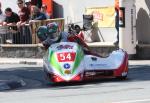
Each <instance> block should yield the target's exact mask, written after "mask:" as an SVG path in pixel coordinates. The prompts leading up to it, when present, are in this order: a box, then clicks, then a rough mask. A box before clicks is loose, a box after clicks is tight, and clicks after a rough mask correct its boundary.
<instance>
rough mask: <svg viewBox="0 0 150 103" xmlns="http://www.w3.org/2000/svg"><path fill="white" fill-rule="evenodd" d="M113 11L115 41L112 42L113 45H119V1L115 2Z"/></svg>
mask: <svg viewBox="0 0 150 103" xmlns="http://www.w3.org/2000/svg"><path fill="white" fill-rule="evenodd" d="M115 11H116V17H115V27H116V30H117V40H116V41H115V42H114V45H118V43H119V0H115Z"/></svg>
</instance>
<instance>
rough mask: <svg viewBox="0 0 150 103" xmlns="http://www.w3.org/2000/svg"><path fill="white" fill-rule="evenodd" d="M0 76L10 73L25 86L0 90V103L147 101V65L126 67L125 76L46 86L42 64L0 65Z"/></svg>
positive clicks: (149, 67) (149, 84)
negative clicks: (119, 78)
mask: <svg viewBox="0 0 150 103" xmlns="http://www.w3.org/2000/svg"><path fill="white" fill-rule="evenodd" d="M0 75H6V76H8V75H14V76H16V77H18V78H19V79H21V80H23V81H24V82H25V86H23V87H20V88H17V89H13V90H7V91H1V92H0V103H150V64H144V65H140V64H136V65H135V64H134V65H130V66H129V75H128V79H127V80H124V81H118V80H115V79H102V80H99V81H93V82H85V83H78V84H60V85H54V86H52V85H50V84H48V83H47V81H46V80H45V78H44V73H43V71H42V66H35V65H0Z"/></svg>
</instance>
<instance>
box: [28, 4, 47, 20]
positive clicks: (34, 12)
mask: <svg viewBox="0 0 150 103" xmlns="http://www.w3.org/2000/svg"><path fill="white" fill-rule="evenodd" d="M46 19H47V18H46V15H45V14H44V13H42V12H41V11H40V9H39V8H38V7H37V6H34V5H33V6H31V18H30V20H31V21H32V20H46Z"/></svg>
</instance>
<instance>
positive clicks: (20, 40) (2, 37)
mask: <svg viewBox="0 0 150 103" xmlns="http://www.w3.org/2000/svg"><path fill="white" fill-rule="evenodd" d="M53 21H55V22H57V23H58V25H59V29H60V30H61V31H62V30H64V19H63V18H59V19H48V20H36V21H31V22H30V24H26V25H24V26H20V27H19V28H18V27H17V26H16V25H13V26H0V44H37V43H39V40H38V38H37V35H36V32H37V29H38V27H39V26H41V25H47V24H48V23H50V22H53Z"/></svg>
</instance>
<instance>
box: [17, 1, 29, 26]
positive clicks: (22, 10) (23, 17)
mask: <svg viewBox="0 0 150 103" xmlns="http://www.w3.org/2000/svg"><path fill="white" fill-rule="evenodd" d="M17 4H18V7H19V12H18V14H19V17H20V21H19V22H18V23H17V25H18V26H22V25H25V24H26V23H28V20H29V18H30V11H29V9H28V8H27V7H25V5H24V2H23V0H18V1H17Z"/></svg>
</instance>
